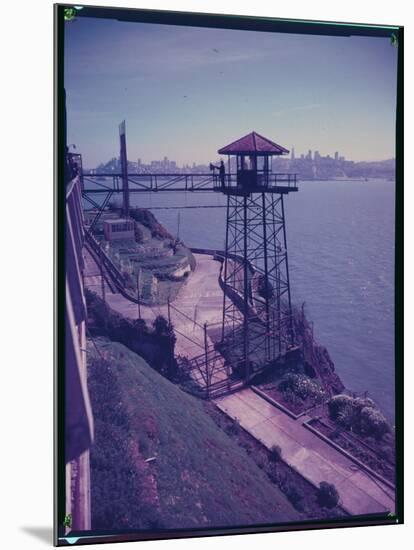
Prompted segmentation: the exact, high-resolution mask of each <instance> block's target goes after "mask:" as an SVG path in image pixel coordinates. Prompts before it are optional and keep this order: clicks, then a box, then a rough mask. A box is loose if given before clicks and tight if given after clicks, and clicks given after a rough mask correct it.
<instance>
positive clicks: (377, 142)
mask: <svg viewBox="0 0 414 550" xmlns="http://www.w3.org/2000/svg"><path fill="white" fill-rule="evenodd" d="M396 74H397V50H396V48H395V47H393V46H392V45H391V41H390V39H389V38H376V37H375V38H374V37H359V36H350V37H330V36H317V35H288V34H280V33H258V32H252V31H234V30H227V29H209V28H194V27H179V26H173V25H155V24H142V23H127V22H121V21H111V20H100V19H99V20H98V19H92V18H82V17H79V18H78V19H77V20H76V21H74V22H70V23H67V24H66V30H65V88H66V92H67V120H68V143H75V144H76V146H77V150H78V151H79V152H81V153H82V154H83V156H84V164H85V166H88V167H91V168H92V167H94V166H96V165H98V164H99V163H101V162H105V160H104V159H110V158H113V157H116V156H118V154H119V152H118V149H119V143H118V139H119V138H118V124H119V123H120V122H121V121H122V120H123V119H125V120H126V124H127V142H128V157H129V160H131V161H136V160H137V159H138V158H141V160H142V162H143V163H150V162H151V161H152V160H156V159H162V158H163V157H165V156H166V157H168V158H170V159H174V160H175V161H176V162H177V164H180V165H183V164H192V163H193V162H195V163H196V164H205V163H207V162H209V161H210V160H211V159H214V158H217V156H218V155H217V149H219V148H220V147H222V146H224V145H226V144H227V143H230V142H232V141H234V140H235V139H237V138H239V137H241V136H242V135H245V134H247V133H248V132H250V131H252V130H256V131H257V132H259V133H260V134H263V135H265V136H267V137H269V138H270V139H272V140H274V141H276V142H278V143H280V144H281V145H283V146H284V147H286V148H287V149H289V150H291V149H292V146H293V147H294V148H295V155H296V157H297V158H298V157H300V155H301V154H302V153H303V154H305V156H306V154H307V152H308V150H309V149H312V151H315V150H317V151H319V153H320V154H321V155H322V156H327V155H328V154H329V155H331V156H333V155H334V154H335V151H338V152H340V154H341V156H344V157H345V158H347V159H350V160H354V161H363V160H365V161H379V160H385V159H390V158H393V157H394V156H395V107H396ZM293 144H295V145H293Z"/></svg>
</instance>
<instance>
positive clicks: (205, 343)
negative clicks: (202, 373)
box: [204, 322, 210, 399]
mask: <svg viewBox="0 0 414 550" xmlns="http://www.w3.org/2000/svg"><path fill="white" fill-rule="evenodd" d="M207 350H208V344H207V322H206V323H204V359H205V363H206V382H207V399H209V398H210V373H209V368H208V351H207Z"/></svg>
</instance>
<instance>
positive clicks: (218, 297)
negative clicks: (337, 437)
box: [84, 250, 395, 515]
mask: <svg viewBox="0 0 414 550" xmlns="http://www.w3.org/2000/svg"><path fill="white" fill-rule="evenodd" d="M84 258H85V265H86V269H85V277H84V280H85V286H86V287H87V288H90V289H91V290H94V291H95V292H96V293H97V294H98V295H100V296H101V294H102V284H101V278H100V274H99V269H98V267H97V265H96V263H95V262H94V260H93V258H92V257H91V256H90V255H89V253H88V252H87V251H86V250H85V254H84ZM195 258H196V261H197V267H196V270H195V271H194V272H193V273H192V275H191V277H190V278H189V280H188V281H187V282H186V283H185V285H184V286H183V287H182V289H181V290H180V293H179V295H178V298H177V299H176V300H175V301H174V305H175V306H176V307H177V308H179V310H180V311H182V312H183V313H185V314H186V315H187V316H188V318H187V317H184V316H183V315H181V314H179V313H177V312H176V311H175V310H174V309H171V320H172V323H173V325H174V329H175V331H176V336H177V342H176V354H177V355H182V356H186V357H188V358H192V357H194V356H197V355H200V354H201V353H203V352H204V331H203V329H202V328H201V327H202V325H203V324H204V323H205V322H207V323H209V326H210V327H211V328H210V329H209V330H208V343H209V344H210V345H211V346H212V341H213V340H214V339H215V338H214V333H217V331H218V327H219V324H220V322H221V319H222V317H221V315H222V306H223V292H222V290H221V288H220V286H219V283H218V277H219V272H220V263H219V262H218V261H215V260H214V259H213V258H212V256H207V255H204V254H195ZM105 294H106V296H105V299H106V302H107V303H108V305H109V306H110V307H111V308H112V309H113V310H115V311H117V312H118V313H120V314H121V315H123V316H125V317H128V318H130V319H137V318H138V306H137V304H134V303H132V302H130V301H129V300H127V299H125V298H124V297H123V296H122V295H121V294H118V293H112V292H111V290H110V289H109V287H108V285H105ZM160 314H161V315H163V316H164V317H167V315H168V310H167V306H161V307H158V306H155V307H148V306H142V305H141V317H142V318H143V319H145V320H146V321H147V322H148V323H151V322H152V321H153V320H154V319H155V317H156V316H157V315H160ZM194 320H195V321H196V323H194ZM215 403H216V405H217V406H218V407H219V408H220V409H221V410H222V411H223V412H225V413H226V414H228V415H229V416H230V417H232V418H237V419H238V421H239V422H240V425H241V426H242V427H243V428H245V429H246V430H247V431H248V432H249V433H250V434H251V435H252V436H253V437H255V438H256V439H258V440H260V441H261V442H262V443H263V444H264V445H265V446H266V447H267V448H269V449H270V448H271V447H272V446H273V445H279V446H280V447H281V449H282V457H283V460H284V461H285V462H287V463H288V464H289V465H290V466H292V467H293V468H295V469H296V470H297V471H298V472H299V473H300V474H301V475H302V476H303V477H304V478H306V479H307V480H309V481H310V482H311V483H313V484H315V485H319V483H320V482H321V481H328V482H330V483H334V485H335V487H336V488H337V490H338V492H339V494H340V498H341V505H342V506H343V508H344V509H345V510H346V511H347V512H349V513H350V514H351V515H359V514H375V513H384V512H394V509H395V504H394V499H395V497H394V495H393V493H392V490H391V489H390V488H389V487H388V486H386V485H385V484H383V483H381V482H380V481H377V480H376V479H375V478H374V477H371V476H370V475H369V474H368V473H366V472H365V471H364V470H361V469H360V468H359V467H358V466H357V465H356V464H355V463H354V462H353V461H351V460H350V459H348V458H347V457H345V456H344V455H343V454H341V453H340V452H339V451H337V450H336V449H334V448H333V447H331V446H330V445H328V444H327V443H325V442H324V441H323V440H321V439H320V438H318V437H317V436H316V435H315V434H313V433H312V432H310V431H309V430H307V429H306V428H305V426H304V425H303V422H304V421H306V420H308V419H309V417H306V416H303V417H301V418H299V419H297V420H294V419H292V418H291V417H290V416H288V415H287V414H286V413H284V412H283V411H281V410H280V409H278V408H276V407H275V406H273V405H271V404H269V403H268V402H267V401H265V400H264V399H263V398H261V397H260V396H258V395H257V394H255V393H254V392H253V391H252V390H251V389H249V388H247V389H243V390H241V391H239V392H237V393H233V394H231V395H228V396H225V397H221V398H218V399H216V400H215Z"/></svg>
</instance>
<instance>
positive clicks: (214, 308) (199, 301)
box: [84, 249, 225, 383]
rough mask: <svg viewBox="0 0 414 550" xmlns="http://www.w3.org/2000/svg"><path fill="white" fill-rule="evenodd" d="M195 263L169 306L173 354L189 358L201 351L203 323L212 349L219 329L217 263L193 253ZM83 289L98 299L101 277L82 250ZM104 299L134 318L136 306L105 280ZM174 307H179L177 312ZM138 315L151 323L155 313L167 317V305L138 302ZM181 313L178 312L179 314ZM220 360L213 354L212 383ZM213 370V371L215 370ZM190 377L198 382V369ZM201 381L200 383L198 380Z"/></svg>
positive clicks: (220, 303)
mask: <svg viewBox="0 0 414 550" xmlns="http://www.w3.org/2000/svg"><path fill="white" fill-rule="evenodd" d="M194 257H195V259H196V262H197V267H196V269H195V271H194V272H193V273H192V274H191V276H190V277H189V279H188V280H187V281H186V282H185V283H184V285H183V286H182V288H181V290H180V292H179V295H178V298H177V299H176V300H175V301H174V303H173V304H172V307H171V309H170V316H171V322H172V324H173V326H174V331H175V334H176V338H177V341H176V345H175V352H176V355H177V356H178V355H181V356H183V357H188V358H189V359H191V358H193V357H197V356H199V355H202V354H204V352H205V343H204V342H205V341H204V328H203V326H204V323H207V324H208V328H207V344H208V347H209V349H213V340H214V335H216V334H217V333H218V332H219V326H220V325H221V320H222V308H223V292H222V290H221V288H220V286H219V284H218V278H219V273H220V262H218V261H216V260H214V259H213V257H212V256H208V255H206V254H194ZM84 261H85V272H84V282H85V286H86V288H89V289H90V290H92V291H94V292H96V293H97V294H98V296H100V297H101V298H102V279H101V275H100V271H99V268H98V266H97V265H96V263H95V260H94V259H93V257H92V256H91V255H90V253H89V252H88V251H87V250H86V249H85V250H84ZM105 301H106V303H107V304H108V306H109V307H110V308H111V309H113V310H114V311H116V312H117V313H119V314H120V315H122V316H124V317H127V318H129V319H138V305H137V304H135V303H133V302H131V301H129V300H127V299H126V298H124V296H122V294H119V293H117V292H116V293H112V292H111V290H110V288H109V286H108V285H107V284H106V283H105ZM175 308H179V311H177V310H176V309H175ZM140 309H141V318H142V319H144V320H145V321H146V322H147V323H148V324H151V323H152V322H153V321H154V319H155V318H156V317H157V315H163V316H164V317H165V318H168V307H167V306H166V305H164V306H145V305H142V304H141V308H140ZM180 312H182V313H180ZM223 363H224V360H223V358H222V357H221V356H218V357H216V359H215V364H214V366H213V367H212V369H211V370H212V378H211V382H212V383H214V382H216V381H218V380H220V379H222V377H224V376H225V375H224V374H223V373H222V372H221V367H222V366H223ZM215 371H217V372H216V373H215ZM193 378H195V379H196V381H198V382H201V378H200V375H199V373H198V371H194V373H193ZM201 383H202V382H201Z"/></svg>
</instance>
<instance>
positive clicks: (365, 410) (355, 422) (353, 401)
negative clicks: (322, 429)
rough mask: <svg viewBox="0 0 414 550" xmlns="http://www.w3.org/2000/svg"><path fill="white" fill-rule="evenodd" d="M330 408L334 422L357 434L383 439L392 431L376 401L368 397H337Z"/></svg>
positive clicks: (329, 404) (333, 398) (330, 404)
mask: <svg viewBox="0 0 414 550" xmlns="http://www.w3.org/2000/svg"><path fill="white" fill-rule="evenodd" d="M328 408H329V415H330V417H331V418H332V420H335V422H337V423H338V424H340V425H341V426H343V427H345V428H349V429H351V430H353V431H355V432H361V433H363V434H365V435H370V436H373V437H375V438H376V439H381V438H382V437H383V436H384V435H385V434H386V433H387V432H389V431H390V429H391V428H390V426H389V424H388V422H387V420H386V418H385V417H384V415H383V414H382V413H381V412H380V411H379V410H378V409H377V408H376V406H375V403H374V401H372V399H369V398H368V397H365V398H362V397H356V398H353V397H350V396H349V395H343V394H340V395H335V396H334V397H332V399H331V400H330V401H329V403H328Z"/></svg>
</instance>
